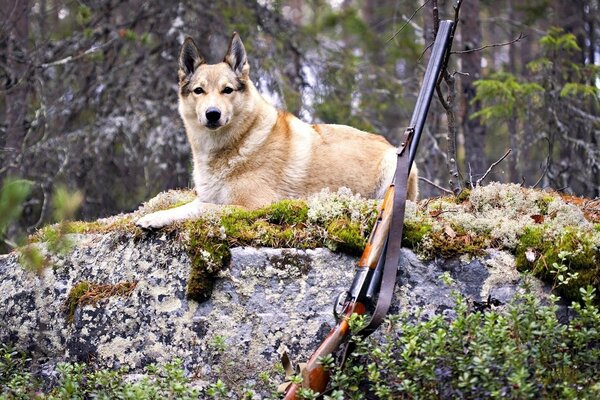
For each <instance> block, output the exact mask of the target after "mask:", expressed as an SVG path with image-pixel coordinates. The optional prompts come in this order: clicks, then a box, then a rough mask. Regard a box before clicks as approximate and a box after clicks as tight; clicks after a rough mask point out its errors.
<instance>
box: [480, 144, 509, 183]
mask: <svg viewBox="0 0 600 400" xmlns="http://www.w3.org/2000/svg"><path fill="white" fill-rule="evenodd" d="M511 152H512V149H508V150H506V153H504V155H503V156H502V157H500V159H499V160H498V161H496V162H495V163H493V164H492V165H490V167H489V168H488V169H487V171H485V174H483V176H482V177H481V178H479V179H477V182H475V186H479V185H481V182H483V180H484V179H485V178H486V176H488V174H489V173H490V172H492V170H493V169H494V168H495V167H496V165H498V164H500V163H501V162H502V160H504V159H505V158H506V157H508V155H509V154H510V153H511Z"/></svg>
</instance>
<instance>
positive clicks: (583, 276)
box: [515, 225, 600, 300]
mask: <svg viewBox="0 0 600 400" xmlns="http://www.w3.org/2000/svg"><path fill="white" fill-rule="evenodd" d="M515 255H516V265H517V268H518V269H519V271H523V272H524V271H531V272H532V273H533V274H534V275H535V276H537V277H538V278H540V279H542V280H544V281H545V282H549V283H551V284H553V285H554V286H555V287H556V291H557V292H558V293H559V294H560V295H561V296H563V297H565V298H566V299H568V300H579V299H580V296H581V293H580V292H579V288H581V287H587V286H588V285H591V286H593V287H595V288H596V290H600V262H599V260H600V249H599V248H598V246H597V245H595V244H594V242H593V238H592V234H591V233H585V232H581V231H579V230H577V229H576V228H574V227H567V228H565V229H564V231H563V232H561V233H560V234H559V236H558V237H557V238H551V237H548V229H547V227H545V226H543V225H542V226H536V227H528V228H526V229H525V231H524V232H523V235H522V236H521V237H520V239H519V245H518V246H517V249H516V254H515ZM557 265H558V266H564V267H566V270H564V271H563V272H560V271H558V270H557V268H556V266H557ZM569 273H576V274H577V278H574V279H572V280H570V281H569V282H568V283H566V284H562V285H559V283H560V281H559V275H560V274H562V275H563V276H567V275H568V274H569Z"/></svg>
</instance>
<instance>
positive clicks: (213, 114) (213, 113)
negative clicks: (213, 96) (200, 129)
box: [206, 107, 221, 122]
mask: <svg viewBox="0 0 600 400" xmlns="http://www.w3.org/2000/svg"><path fill="white" fill-rule="evenodd" d="M220 118H221V111H219V109H218V108H216V107H210V108H209V109H208V110H206V119H207V120H208V122H217V121H219V119H220Z"/></svg>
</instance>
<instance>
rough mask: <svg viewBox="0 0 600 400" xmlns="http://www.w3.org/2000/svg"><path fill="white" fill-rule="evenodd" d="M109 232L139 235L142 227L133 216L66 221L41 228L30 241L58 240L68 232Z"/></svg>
mask: <svg viewBox="0 0 600 400" xmlns="http://www.w3.org/2000/svg"><path fill="white" fill-rule="evenodd" d="M107 232H122V233H130V234H133V235H135V236H138V235H140V234H141V229H140V228H138V227H137V226H136V225H135V224H134V223H133V220H132V219H131V217H124V218H119V219H116V220H114V221H112V222H100V221H90V222H87V221H65V222H61V223H58V224H54V225H47V226H45V227H43V228H41V229H39V230H38V231H37V232H36V233H34V234H33V235H31V236H30V237H29V241H30V242H33V243H35V242H39V243H44V242H50V243H52V242H54V241H56V240H57V238H59V237H62V236H64V235H67V234H89V233H107Z"/></svg>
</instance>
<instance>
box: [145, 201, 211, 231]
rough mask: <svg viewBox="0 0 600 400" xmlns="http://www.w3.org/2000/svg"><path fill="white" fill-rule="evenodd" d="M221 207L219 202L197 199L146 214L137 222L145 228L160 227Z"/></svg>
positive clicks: (196, 216)
mask: <svg viewBox="0 0 600 400" xmlns="http://www.w3.org/2000/svg"><path fill="white" fill-rule="evenodd" d="M219 207H220V206H219V205H217V204H210V203H203V202H201V201H200V200H199V199H196V200H194V201H192V202H191V203H187V204H184V205H182V206H180V207H175V208H171V209H170V210H162V211H157V212H154V213H152V214H148V215H145V216H143V217H142V218H140V219H138V220H137V221H136V223H135V224H136V225H137V226H139V227H140V228H144V229H158V228H162V227H163V226H166V225H170V224H174V223H176V222H181V221H186V220H190V219H194V218H198V217H200V215H202V213H203V212H204V211H207V210H210V209H216V208H219Z"/></svg>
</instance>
